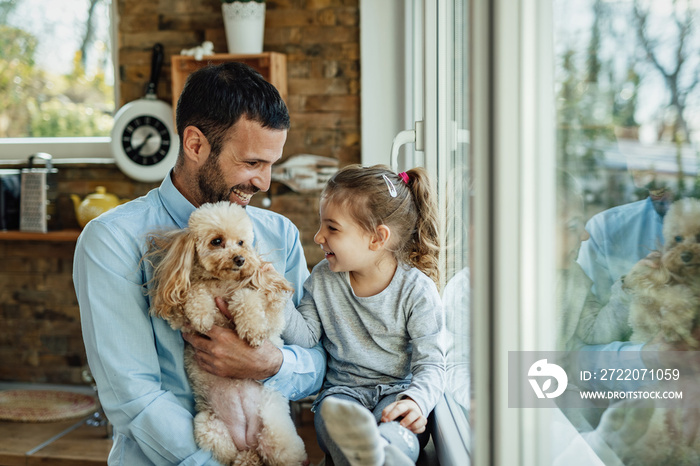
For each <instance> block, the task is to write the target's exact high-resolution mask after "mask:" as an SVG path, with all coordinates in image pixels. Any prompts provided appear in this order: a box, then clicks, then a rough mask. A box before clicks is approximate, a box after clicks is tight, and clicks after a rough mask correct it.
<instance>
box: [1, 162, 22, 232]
mask: <svg viewBox="0 0 700 466" xmlns="http://www.w3.org/2000/svg"><path fill="white" fill-rule="evenodd" d="M20 176H21V171H20V170H19V169H3V170H0V231H6V230H19V198H20V184H21V182H20Z"/></svg>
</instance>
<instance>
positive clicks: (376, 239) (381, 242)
mask: <svg viewBox="0 0 700 466" xmlns="http://www.w3.org/2000/svg"><path fill="white" fill-rule="evenodd" d="M390 238H391V229H389V227H388V226H386V225H379V226H378V227H377V231H376V232H375V233H374V235H372V238H371V239H370V242H369V249H370V250H371V251H379V250H380V249H382V248H384V247H386V245H387V244H389V239H390Z"/></svg>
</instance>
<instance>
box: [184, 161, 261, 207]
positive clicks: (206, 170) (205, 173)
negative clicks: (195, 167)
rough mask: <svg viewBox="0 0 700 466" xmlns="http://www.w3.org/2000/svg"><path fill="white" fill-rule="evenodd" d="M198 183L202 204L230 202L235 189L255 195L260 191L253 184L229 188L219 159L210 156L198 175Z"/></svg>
mask: <svg viewBox="0 0 700 466" xmlns="http://www.w3.org/2000/svg"><path fill="white" fill-rule="evenodd" d="M197 182H198V184H199V192H200V195H201V203H202V204H206V203H208V202H212V203H213V202H219V201H230V200H231V193H232V192H233V190H234V189H237V190H238V191H241V192H244V193H249V194H250V193H252V194H255V193H257V192H258V191H259V189H258V188H256V187H255V186H253V185H252V184H238V185H236V186H233V187H228V186H227V184H226V180H225V179H224V175H223V172H222V170H221V169H220V168H219V158H218V157H212V155H210V156H209V158H208V159H207V161H206V162H205V163H204V165H203V166H202V168H200V169H199V172H198V173H197Z"/></svg>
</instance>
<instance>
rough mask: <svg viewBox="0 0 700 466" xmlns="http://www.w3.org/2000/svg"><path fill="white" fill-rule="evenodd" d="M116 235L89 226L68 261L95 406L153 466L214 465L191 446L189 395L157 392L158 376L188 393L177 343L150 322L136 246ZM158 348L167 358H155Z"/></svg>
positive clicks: (159, 325)
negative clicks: (164, 350) (181, 382)
mask: <svg viewBox="0 0 700 466" xmlns="http://www.w3.org/2000/svg"><path fill="white" fill-rule="evenodd" d="M120 236H121V235H120V233H117V232H115V231H113V230H112V229H110V228H109V227H108V226H106V225H104V224H103V223H101V222H99V221H93V222H91V223H90V224H89V225H88V226H87V227H86V228H85V230H84V231H83V233H82V235H81V237H80V239H79V241H78V244H77V246H76V251H75V259H74V270H73V280H74V283H75V289H76V294H77V297H78V302H79V304H80V314H81V324H82V331H83V339H84V342H85V349H86V352H87V356H88V362H89V364H90V369H91V371H92V375H93V376H94V378H95V382H96V384H97V389H98V394H99V397H100V402H101V404H102V406H103V408H104V410H105V413H106V414H107V416H108V418H109V420H110V422H111V423H112V424H113V425H114V426H115V431H116V433H117V435H123V436H125V437H127V438H128V439H130V440H131V441H133V442H135V443H136V444H137V445H138V448H139V449H141V451H142V452H143V454H144V455H145V456H146V457H147V458H148V459H149V460H150V461H151V462H152V463H153V464H178V463H179V464H186V465H203V464H211V465H216V464H218V463H217V462H215V461H213V460H212V459H211V453H209V452H205V451H203V450H200V449H199V448H198V447H197V445H196V443H195V440H194V431H193V417H192V413H191V411H190V409H193V407H189V408H190V409H188V407H187V406H185V405H183V402H182V395H185V396H186V395H187V393H180V394H179V395H180V397H179V398H178V397H176V395H175V394H174V393H172V392H171V391H168V390H165V389H163V382H164V381H163V377H164V376H163V374H170V375H169V376H168V377H173V378H176V377H178V376H181V377H183V378H184V379H183V380H184V381H185V382H184V387H188V385H187V382H186V377H185V374H184V368H183V367H182V366H183V364H182V348H183V342H182V339H181V338H180V335H179V332H175V331H172V330H171V329H170V328H169V326H168V324H167V323H166V322H165V321H161V320H157V321H153V322H152V321H151V319H150V317H149V313H148V301H147V299H146V297H145V296H144V287H143V282H144V277H143V273H142V271H141V267H140V264H139V261H140V253H139V251H138V247H137V246H135V242H134V240H133V239H128V238H122V237H120ZM158 329H160V331H158ZM156 335H158V338H160V339H161V341H159V342H157V341H156V338H157V337H156ZM164 340H167V341H164ZM157 343H158V344H160V345H162V346H163V348H167V350H168V351H171V352H172V354H171V356H172V357H171V358H168V357H167V356H164V357H163V359H161V358H160V357H159V354H158V351H157V349H156V344H157ZM176 359H177V360H176ZM161 364H164V365H167V367H166V368H165V370H164V368H163V367H161ZM171 383H172V381H171ZM184 387H183V392H184V391H186V390H188V388H184Z"/></svg>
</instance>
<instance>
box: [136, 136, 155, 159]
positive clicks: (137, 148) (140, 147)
mask: <svg viewBox="0 0 700 466" xmlns="http://www.w3.org/2000/svg"><path fill="white" fill-rule="evenodd" d="M152 136H153V133H148V134H147V135H146V137H145V138H144V140H143V142H142V143H141V144H139V145H138V146H137V147H134V150H136V153H137V154H139V155H141V149H143V148H144V146H145V145H146V144H147V143H148V140H149V139H151V137H152Z"/></svg>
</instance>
